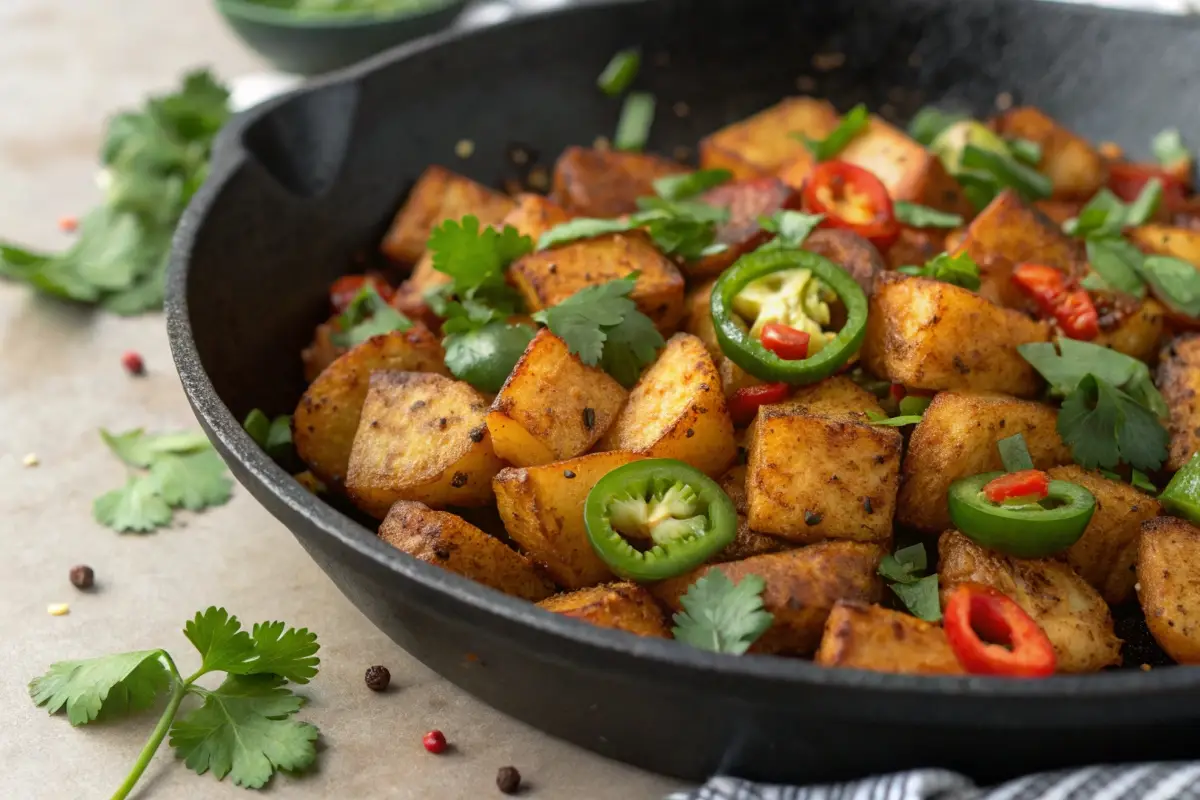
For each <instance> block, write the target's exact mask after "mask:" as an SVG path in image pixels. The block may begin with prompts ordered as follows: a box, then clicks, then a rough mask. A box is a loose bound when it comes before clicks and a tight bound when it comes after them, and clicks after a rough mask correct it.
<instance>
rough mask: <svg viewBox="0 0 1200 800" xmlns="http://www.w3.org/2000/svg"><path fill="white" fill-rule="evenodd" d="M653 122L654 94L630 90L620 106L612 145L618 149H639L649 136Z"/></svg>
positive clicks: (643, 145)
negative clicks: (619, 116) (619, 114)
mask: <svg viewBox="0 0 1200 800" xmlns="http://www.w3.org/2000/svg"><path fill="white" fill-rule="evenodd" d="M653 124H654V95H652V94H650V93H649V92H630V93H629V95H627V96H626V98H625V104H624V105H623V106H622V107H621V118H620V120H618V121H617V133H616V135H615V136H614V137H613V146H614V147H616V148H617V149H618V150H634V151H640V150H642V149H643V148H644V147H645V146H646V142H647V140H649V138H650V126H651V125H653Z"/></svg>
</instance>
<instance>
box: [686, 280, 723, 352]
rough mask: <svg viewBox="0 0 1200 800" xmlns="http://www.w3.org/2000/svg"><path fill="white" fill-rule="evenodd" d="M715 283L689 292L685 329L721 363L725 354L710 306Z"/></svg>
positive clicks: (705, 284)
mask: <svg viewBox="0 0 1200 800" xmlns="http://www.w3.org/2000/svg"><path fill="white" fill-rule="evenodd" d="M715 283H716V281H715V280H713V281H708V282H707V283H702V284H700V285H699V286H697V287H696V288H695V289H692V290H691V291H690V292H688V295H687V298H686V300H685V305H686V308H687V316H686V317H685V318H684V323H683V329H684V330H685V331H687V332H688V333H690V334H691V335H692V336H695V337H696V338H697V339H699V340H700V341H702V342H704V346H705V347H706V348H708V354H709V355H711V356H712V357H713V361H714V362H716V363H719V362H720V360H721V359H722V358H723V357H724V353H722V352H721V344H720V342H718V341H717V331H716V328H715V327H714V326H713V319H712V306H711V305H709V302H710V300H711V299H712V288H713V284H715Z"/></svg>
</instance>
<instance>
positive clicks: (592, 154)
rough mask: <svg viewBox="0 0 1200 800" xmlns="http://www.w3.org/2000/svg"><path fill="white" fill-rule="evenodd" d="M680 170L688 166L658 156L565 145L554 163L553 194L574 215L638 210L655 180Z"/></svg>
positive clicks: (651, 190) (605, 215)
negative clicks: (566, 146)
mask: <svg viewBox="0 0 1200 800" xmlns="http://www.w3.org/2000/svg"><path fill="white" fill-rule="evenodd" d="M680 172H687V167H685V166H683V165H682V164H677V163H676V162H674V161H668V160H667V159H665V158H659V157H658V156H652V155H646V154H644V153H629V152H623V151H620V150H589V149H588V148H586V147H568V148H567V149H566V150H564V151H563V153H562V155H561V156H559V157H558V163H556V164H555V165H554V194H553V197H554V199H555V200H557V201H558V203H559V204H560V205H561V206H562V207H563V209H565V210H566V211H567V212H568V213H570V214H574V215H575V216H579V217H617V216H620V215H621V214H628V213H631V212H633V211H637V199H638V198H639V197H646V196H649V195H653V194H654V182H655V181H656V180H658V179H659V178H663V177H666V176H667V175H676V174H678V173H680Z"/></svg>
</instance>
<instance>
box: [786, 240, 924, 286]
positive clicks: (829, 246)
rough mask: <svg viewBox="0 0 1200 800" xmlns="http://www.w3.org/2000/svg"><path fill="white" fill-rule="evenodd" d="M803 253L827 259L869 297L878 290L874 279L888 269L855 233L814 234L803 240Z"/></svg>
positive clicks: (872, 249) (876, 253)
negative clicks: (842, 270)
mask: <svg viewBox="0 0 1200 800" xmlns="http://www.w3.org/2000/svg"><path fill="white" fill-rule="evenodd" d="M804 249H805V250H809V251H811V252H813V253H816V254H817V255H819V256H824V257H825V258H828V259H829V260H830V261H832V262H833V263H835V264H837V265H838V266H839V267H841V268H842V269H844V270H846V272H849V273H850V277H852V278H854V282H855V283H857V284H858V285H859V287H860V288H861V289H862V290H863V291H864V292H866V293H867V296H868V297H870V296H871V293H872V292H873V291H874V290H875V276H876V275H879V274H880V273H882V272H883V271H884V269H885V265H884V261H883V257H882V256H881V255H879V251H878V250H876V249H875V245H873V244H871V243H870V242H868V241H867V240H866V239H864V238H862V237H861V236H859V235H858V234H857V233H854V232H853V231H842V230H833V229H824V228H823V229H821V230H816V231H813V232H812V234H810V235H809V237H808V238H807V239H805V240H804ZM922 263H924V262H922Z"/></svg>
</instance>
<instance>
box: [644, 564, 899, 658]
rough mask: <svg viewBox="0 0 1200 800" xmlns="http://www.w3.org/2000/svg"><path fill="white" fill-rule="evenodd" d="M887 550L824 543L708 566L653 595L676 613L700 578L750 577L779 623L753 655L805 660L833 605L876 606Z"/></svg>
mask: <svg viewBox="0 0 1200 800" xmlns="http://www.w3.org/2000/svg"><path fill="white" fill-rule="evenodd" d="M883 553H884V551H883V548H881V547H879V546H877V545H872V544H862V543H859V542H821V543H819V544H810V545H808V546H807V547H797V548H796V549H794V550H787V551H785V552H782V553H771V554H769V555H762V556H755V557H754V558H747V559H745V560H744V561H730V562H728V563H725V564H710V565H707V566H703V567H700V568H698V569H695V570H693V571H692V572H688V573H685V574H683V575H680V576H679V577H677V578H670V579H669V580H665V581H660V582H659V583H655V584H652V585H651V586H650V587H649V589H650V591H651V592H653V593H654V596H655V597H657V598H658V599H659V600H660V601H661V602H663V603H665V604H666V605H667V607H668V608H670V609H671V610H672V611H680V610H682V608H683V606H682V604H681V603H680V602H679V599H680V598H681V597H682V596H683V595H684V593H685V592H687V590H688V589H689V588H690V587H691V585H692V584H693V583H695V582H696V581H697V580H699V579H700V578H702V577H704V576H705V575H707V574H708V573H709V572H712V571H713V570H720V571H721V572H723V573H725V576H726V577H727V578H729V579H730V580H731V581H733V582H734V583H740V582H741V580H742V579H743V578H745V577H746V576H747V575H757V576H758V577H760V578H762V579H763V583H764V584H765V588H764V589H763V593H762V599H763V608H764V609H765V610H766V611H768V612H769V613H771V614H772V615H773V616H774V617H775V621H774V622H773V623H772V625H771V627H770V628H768V629H767V632H766V633H764V634H763V635H762V638H760V639H759V640H758V641H757V642H755V643H754V644H753V645H752V646H751V647H750V652H751V653H780V654H787V655H797V656H807V655H812V653H813V652H814V651H815V650H816V649H817V644H818V643H819V642H820V641H821V631H822V629H823V628H824V626H825V620H826V618H828V616H829V612H830V610H832V608H833V606H834V604H835V603H837V602H838V601H839V600H850V601H854V602H859V603H875V602H878V601H879V596H880V594H881V592H882V589H883V584H882V583H881V581H880V579H879V576H878V574H876V570H877V569H878V567H879V561H880V559H881V558H883Z"/></svg>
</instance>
